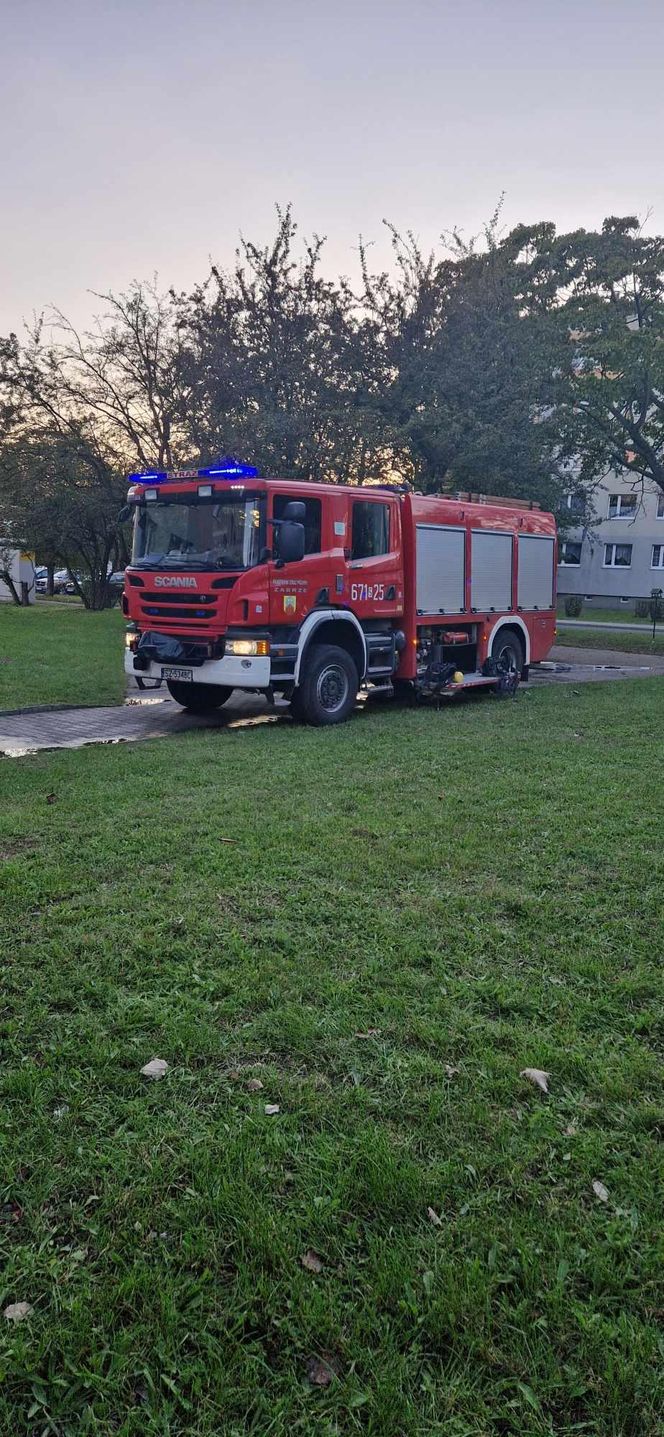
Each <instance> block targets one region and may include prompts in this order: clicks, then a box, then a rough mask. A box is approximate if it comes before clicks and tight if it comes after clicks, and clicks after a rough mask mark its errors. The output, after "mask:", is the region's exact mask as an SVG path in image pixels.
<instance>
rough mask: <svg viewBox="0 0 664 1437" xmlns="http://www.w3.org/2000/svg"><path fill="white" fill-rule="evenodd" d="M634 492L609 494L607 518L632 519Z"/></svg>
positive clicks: (633, 513)
mask: <svg viewBox="0 0 664 1437" xmlns="http://www.w3.org/2000/svg"><path fill="white" fill-rule="evenodd" d="M635 514H636V494H609V519H633V518H634V515H635Z"/></svg>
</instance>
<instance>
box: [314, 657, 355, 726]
mask: <svg viewBox="0 0 664 1437" xmlns="http://www.w3.org/2000/svg"><path fill="white" fill-rule="evenodd" d="M348 693H349V683H348V674H347V673H346V671H345V669H343V668H342V667H341V664H327V665H326V667H325V668H324V669H322V670H321V672H320V673H319V675H318V680H317V683H316V698H317V699H318V702H319V704H320V706H321V708H322V709H325V712H326V713H328V714H334V713H338V711H339V709H342V708H343V706H344V704H345V702H346V700H347V698H348Z"/></svg>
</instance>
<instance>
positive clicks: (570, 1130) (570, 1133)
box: [565, 1123, 579, 1138]
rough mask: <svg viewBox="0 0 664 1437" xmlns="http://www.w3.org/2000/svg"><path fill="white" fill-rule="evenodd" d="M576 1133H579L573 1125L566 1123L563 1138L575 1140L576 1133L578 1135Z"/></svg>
mask: <svg viewBox="0 0 664 1437" xmlns="http://www.w3.org/2000/svg"><path fill="white" fill-rule="evenodd" d="M578 1131H579V1129H578V1128H577V1127H576V1126H575V1124H574V1123H568V1124H567V1127H566V1128H565V1137H566V1138H575V1137H576V1135H577V1133H578Z"/></svg>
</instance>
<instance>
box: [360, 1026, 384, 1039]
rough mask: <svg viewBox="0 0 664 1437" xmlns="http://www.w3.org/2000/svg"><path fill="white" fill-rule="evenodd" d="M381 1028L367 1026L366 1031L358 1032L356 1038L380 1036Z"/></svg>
mask: <svg viewBox="0 0 664 1437" xmlns="http://www.w3.org/2000/svg"><path fill="white" fill-rule="evenodd" d="M380 1033H381V1030H380V1028H367V1031H366V1033H356V1034H355V1037H356V1038H380Z"/></svg>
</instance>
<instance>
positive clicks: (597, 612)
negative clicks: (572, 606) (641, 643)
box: [558, 600, 652, 629]
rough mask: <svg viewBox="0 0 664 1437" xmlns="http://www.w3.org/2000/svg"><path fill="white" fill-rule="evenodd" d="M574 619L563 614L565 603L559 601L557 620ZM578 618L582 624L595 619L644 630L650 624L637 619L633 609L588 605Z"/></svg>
mask: <svg viewBox="0 0 664 1437" xmlns="http://www.w3.org/2000/svg"><path fill="white" fill-rule="evenodd" d="M575 617H576V616H575V615H574V614H566V613H565V602H564V600H560V601H559V603H558V618H559V619H574V618H575ZM578 617H579V619H582V620H583V622H584V623H586V622H587V623H592V621H593V619H595V620H596V621H597V623H606V624H643V625H644V627H645V628H646V629H647V627H648V625H649V624H650V623H651V622H652V620H650V619H639V618H638V617H637V615H636V614H635V613H634V610H633V609H626V608H621V609H591V608H590V607H589V606H588V605H584V607H583V609H582V611H581V613H580V614H579V616H578Z"/></svg>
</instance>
